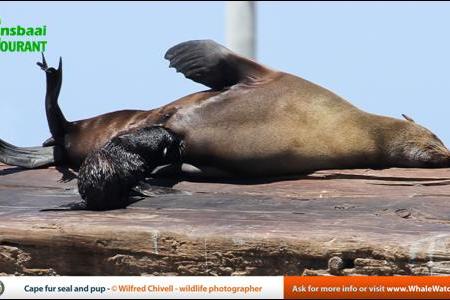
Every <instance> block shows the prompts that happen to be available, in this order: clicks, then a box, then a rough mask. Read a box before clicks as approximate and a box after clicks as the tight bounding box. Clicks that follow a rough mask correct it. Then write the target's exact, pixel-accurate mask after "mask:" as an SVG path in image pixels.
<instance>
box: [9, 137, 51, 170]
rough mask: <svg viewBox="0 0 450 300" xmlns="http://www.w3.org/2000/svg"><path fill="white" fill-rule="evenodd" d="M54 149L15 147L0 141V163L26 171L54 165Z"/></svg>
mask: <svg viewBox="0 0 450 300" xmlns="http://www.w3.org/2000/svg"><path fill="white" fill-rule="evenodd" d="M56 150H57V149H56V147H55V146H52V147H17V146H14V145H11V144H9V143H7V142H5V141H4V140H2V139H0V162H2V163H5V164H8V165H12V166H18V167H23V168H28V169H34V168H39V167H45V166H50V165H53V164H55V162H56V159H55V157H57V155H55V154H56Z"/></svg>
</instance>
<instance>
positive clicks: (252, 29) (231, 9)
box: [225, 1, 256, 58]
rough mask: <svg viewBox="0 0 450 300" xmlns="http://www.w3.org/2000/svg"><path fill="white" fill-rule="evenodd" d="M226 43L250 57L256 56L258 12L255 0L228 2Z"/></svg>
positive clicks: (237, 51) (232, 48)
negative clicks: (256, 11)
mask: <svg viewBox="0 0 450 300" xmlns="http://www.w3.org/2000/svg"><path fill="white" fill-rule="evenodd" d="M225 26H226V44H227V47H228V48H230V49H231V50H233V51H235V52H236V53H239V54H241V55H243V56H246V57H249V58H255V57H256V13H255V2H254V1H227V2H226V25H225Z"/></svg>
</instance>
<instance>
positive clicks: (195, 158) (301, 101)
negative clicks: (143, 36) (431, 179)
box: [0, 40, 450, 210]
mask: <svg viewBox="0 0 450 300" xmlns="http://www.w3.org/2000/svg"><path fill="white" fill-rule="evenodd" d="M165 58H166V59H168V60H169V61H170V67H173V68H175V69H176V70H177V71H178V72H181V73H182V74H184V76H185V77H187V78H189V79H191V80H194V81H196V82H198V83H201V84H204V85H205V86H207V87H209V88H210V89H209V90H207V91H202V92H198V93H194V94H191V95H188V96H185V97H183V98H181V99H178V100H176V101H174V102H172V103H169V104H167V105H165V106H162V107H160V108H157V109H153V110H150V111H136V110H125V111H118V112H112V113H109V114H105V115H101V116H97V117H94V118H91V119H87V120H81V121H75V122H68V121H66V120H65V118H64V117H63V116H62V113H61V112H60V110H59V109H58V107H57V98H58V95H59V90H60V88H61V82H62V64H61V63H60V66H59V67H58V69H53V68H48V66H47V65H46V62H45V59H43V62H42V63H41V64H40V66H41V68H42V69H43V70H44V71H45V72H46V76H47V93H46V110H47V118H48V121H49V126H50V131H51V133H52V138H51V139H50V140H49V141H48V142H47V143H46V146H47V147H52V151H48V150H47V152H46V153H43V151H44V150H43V149H45V148H46V147H43V148H34V149H33V150H34V151H38V152H32V150H28V149H24V148H17V147H14V146H12V145H9V144H6V143H4V142H2V143H0V160H1V161H3V162H6V163H8V162H9V163H11V164H16V165H20V166H24V167H29V168H32V167H38V166H45V165H49V164H56V165H68V166H71V167H74V168H78V167H79V174H78V178H79V180H78V187H79V192H80V194H81V196H82V198H83V199H84V200H85V201H86V205H87V208H89V209H93V210H104V209H113V208H122V207H125V206H126V205H127V204H128V203H129V202H128V193H129V191H130V189H131V187H132V186H134V185H135V184H136V183H137V182H138V181H140V180H142V179H143V178H145V177H146V176H148V175H149V174H150V173H151V172H152V171H153V170H154V169H155V168H156V167H157V166H161V165H166V164H172V165H174V166H176V167H179V166H180V165H181V164H182V163H188V164H191V165H193V166H196V167H197V168H198V169H200V170H203V169H206V168H211V167H212V168H215V169H218V170H222V171H224V172H226V173H227V174H231V175H233V176H279V175H291V174H304V173H307V172H312V171H315V170H321V169H335V168H388V167H425V168H429V167H448V166H449V160H450V153H449V151H448V149H447V148H446V147H445V146H444V144H443V143H442V141H440V140H439V139H438V138H437V137H436V135H434V134H433V133H432V132H430V131H429V130H427V129H426V128H424V127H422V126H420V125H418V124H416V123H415V122H414V121H413V120H412V119H410V118H406V120H399V119H394V118H390V117H385V116H379V115H374V114H370V113H367V112H364V111H362V110H360V109H358V108H356V107H355V106H353V105H352V104H350V103H349V102H348V101H346V100H344V99H342V98H341V97H339V96H337V95H336V94H334V93H333V92H331V91H329V90H327V89H325V88H323V87H320V86H318V85H316V84H314V83H311V82H309V81H307V80H304V79H302V78H299V77H297V76H295V75H292V74H288V73H284V72H280V71H276V70H272V69H270V68H268V67H265V66H263V65H261V64H258V63H257V62H255V61H252V60H250V59H247V58H244V57H241V56H239V55H237V54H235V53H233V52H232V51H230V50H229V49H227V48H225V47H223V46H222V45H220V44H218V43H216V42H214V41H211V40H196V41H188V42H184V43H181V44H178V45H176V46H174V47H172V48H170V49H169V50H168V51H167V53H166V55H165ZM47 103H49V104H51V105H47ZM52 127H53V128H52ZM36 149H38V150H36ZM52 159H53V160H52Z"/></svg>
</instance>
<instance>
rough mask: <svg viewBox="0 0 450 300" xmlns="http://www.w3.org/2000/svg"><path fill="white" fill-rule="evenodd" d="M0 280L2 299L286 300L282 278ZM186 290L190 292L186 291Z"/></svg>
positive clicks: (3, 277)
mask: <svg viewBox="0 0 450 300" xmlns="http://www.w3.org/2000/svg"><path fill="white" fill-rule="evenodd" d="M0 281H1V282H2V283H3V286H4V291H3V294H1V295H0V299H2V298H3V299H75V298H77V299H164V298H171V299H218V298H220V299H224V298H226V299H283V277H282V276H245V277H236V276H233V277H213V276H210V277H208V276H198V277H175V276H170V277H154V276H142V277H138V276H55V277H53V276H36V277H35V276H32V277H30V276H18V277H14V276H0ZM0 287H1V284H0ZM186 287H190V288H191V290H190V291H183V288H186ZM76 288H78V289H79V291H76ZM126 289H128V290H131V291H124V290H126ZM158 289H159V290H158ZM224 289H225V290H224ZM120 290H122V291H120ZM0 292H1V291H0Z"/></svg>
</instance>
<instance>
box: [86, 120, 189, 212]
mask: <svg viewBox="0 0 450 300" xmlns="http://www.w3.org/2000/svg"><path fill="white" fill-rule="evenodd" d="M181 149H182V142H181V140H180V139H179V138H178V136H177V135H175V134H174V133H172V132H171V131H169V130H167V129H165V128H163V127H157V126H153V127H145V128H141V129H139V130H136V131H134V132H132V133H126V134H123V135H119V136H117V137H114V138H113V139H112V140H111V141H109V142H108V143H106V144H105V145H104V146H103V147H102V148H100V149H98V150H94V151H92V152H91V153H89V154H88V156H87V157H86V159H85V160H84V162H83V163H82V164H81V167H80V171H79V173H78V190H79V192H80V195H81V197H82V198H83V199H84V200H85V201H86V204H87V208H88V209H91V210H107V209H117V208H124V207H126V206H127V205H129V204H130V201H129V192H130V190H131V188H132V187H134V186H135V185H136V184H137V183H138V182H139V181H140V180H142V179H144V178H145V177H146V175H148V174H149V173H150V172H151V171H152V170H153V169H154V168H155V167H157V166H160V165H163V164H168V163H178V162H179V161H180V156H181Z"/></svg>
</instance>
